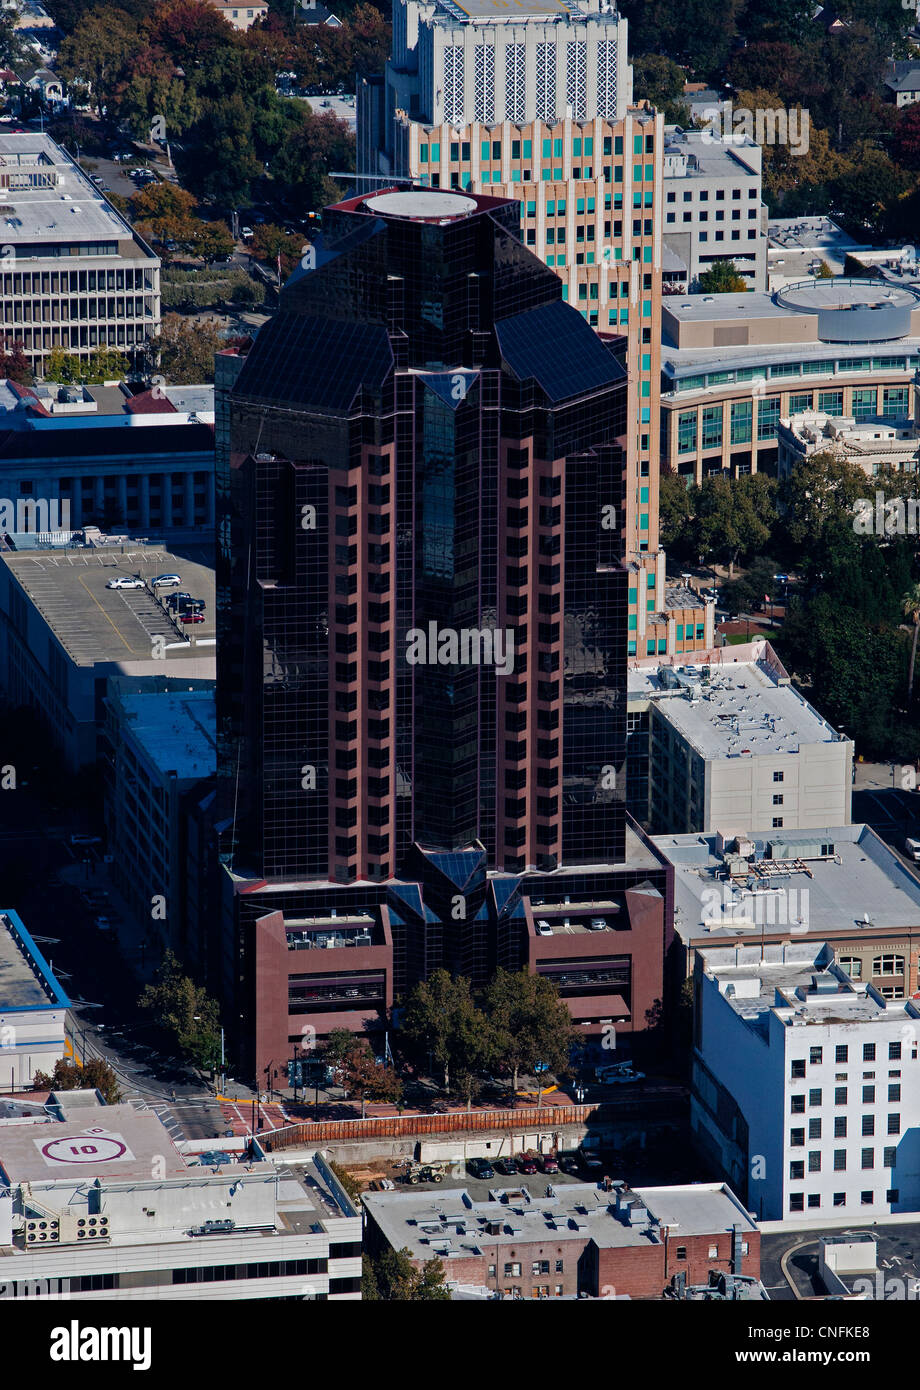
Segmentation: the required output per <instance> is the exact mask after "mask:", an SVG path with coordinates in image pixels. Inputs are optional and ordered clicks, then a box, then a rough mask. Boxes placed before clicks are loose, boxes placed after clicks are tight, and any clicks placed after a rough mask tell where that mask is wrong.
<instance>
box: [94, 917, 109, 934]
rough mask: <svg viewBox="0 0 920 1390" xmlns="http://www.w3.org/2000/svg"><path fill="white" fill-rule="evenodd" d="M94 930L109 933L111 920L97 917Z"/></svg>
mask: <svg viewBox="0 0 920 1390" xmlns="http://www.w3.org/2000/svg"><path fill="white" fill-rule="evenodd" d="M96 930H97V931H111V930H112V922H111V919H110V918H108V917H97V918H96Z"/></svg>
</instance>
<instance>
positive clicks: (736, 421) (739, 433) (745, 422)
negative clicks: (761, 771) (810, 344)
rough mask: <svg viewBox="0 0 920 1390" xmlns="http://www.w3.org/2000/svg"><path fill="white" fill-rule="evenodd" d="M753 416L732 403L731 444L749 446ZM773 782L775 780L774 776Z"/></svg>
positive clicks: (744, 405) (745, 406)
mask: <svg viewBox="0 0 920 1390" xmlns="http://www.w3.org/2000/svg"><path fill="white" fill-rule="evenodd" d="M753 414H754V406H753V402H752V401H735V402H734V404H733V405H732V408H731V442H732V443H733V444H750V442H751V428H752V421H753ZM773 780H774V781H775V780H776V775H775V774H774V778H773ZM780 781H782V776H780Z"/></svg>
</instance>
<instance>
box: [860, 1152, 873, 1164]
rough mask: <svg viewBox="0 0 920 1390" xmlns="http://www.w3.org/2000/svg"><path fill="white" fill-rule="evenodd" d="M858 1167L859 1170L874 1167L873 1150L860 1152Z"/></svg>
mask: <svg viewBox="0 0 920 1390" xmlns="http://www.w3.org/2000/svg"><path fill="white" fill-rule="evenodd" d="M859 1166H860V1167H861V1168H874V1167H875V1150H874V1149H863V1150H862V1151H861V1153H860V1160H859Z"/></svg>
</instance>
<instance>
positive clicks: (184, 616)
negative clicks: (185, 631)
mask: <svg viewBox="0 0 920 1390" xmlns="http://www.w3.org/2000/svg"><path fill="white" fill-rule="evenodd" d="M179 622H180V623H203V622H204V614H203V613H180V614H179Z"/></svg>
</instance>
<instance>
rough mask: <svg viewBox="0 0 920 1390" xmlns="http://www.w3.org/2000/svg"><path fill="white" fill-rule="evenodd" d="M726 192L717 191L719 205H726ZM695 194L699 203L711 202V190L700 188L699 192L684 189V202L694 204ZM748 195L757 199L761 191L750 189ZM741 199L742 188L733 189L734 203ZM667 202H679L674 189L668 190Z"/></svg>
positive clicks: (716, 196)
mask: <svg viewBox="0 0 920 1390" xmlns="http://www.w3.org/2000/svg"><path fill="white" fill-rule="evenodd" d="M725 192H726V190H725V189H724V188H717V189H716V190H715V193H714V196H715V199H716V202H717V203H724V202H725ZM694 193H697V196H698V199H699V201H700V202H701V203H708V202H709V189H708V188H700V189H698V190H697V189H692V188H685V189H684V193H683V201H684V202H685V203H692V202H693V194H694ZM747 195H748V197H749V198H757V197H758V195H759V190H758V189H757V188H749V189H748V191H747ZM740 198H741V189H740V188H733V189H732V201H733V202H738V201H739V200H740ZM667 201H668V202H669V203H676V202H677V193H676V191H675V190H674V189H670V188H669V189H668V193H667Z"/></svg>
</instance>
